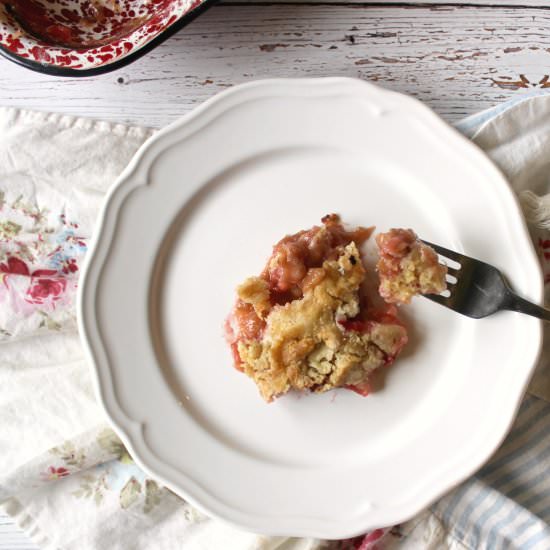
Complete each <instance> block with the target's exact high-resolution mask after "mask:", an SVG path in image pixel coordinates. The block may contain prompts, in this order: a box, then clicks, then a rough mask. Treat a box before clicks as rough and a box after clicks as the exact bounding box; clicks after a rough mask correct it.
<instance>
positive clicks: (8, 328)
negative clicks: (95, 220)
mask: <svg viewBox="0 0 550 550" xmlns="http://www.w3.org/2000/svg"><path fill="white" fill-rule="evenodd" d="M64 211H65V208H64V207H61V208H60V211H59V213H58V214H57V215H56V214H55V213H54V212H51V211H49V210H46V209H40V208H39V207H37V206H36V204H35V203H34V202H33V201H32V200H30V199H29V200H24V198H22V197H17V198H15V200H13V201H8V200H7V199H6V194H5V193H3V192H2V191H1V190H0V340H2V339H11V338H16V337H20V336H28V335H29V334H32V333H35V332H37V331H42V330H46V331H48V330H54V331H60V330H67V329H73V330H75V329H76V315H75V301H76V289H77V285H78V276H79V271H80V267H79V266H80V262H81V260H82V258H83V257H84V254H85V252H86V248H87V247H86V242H87V238H86V237H83V236H82V235H80V234H79V226H78V224H77V223H76V222H74V221H69V220H68V219H67V217H66V214H65V213H64Z"/></svg>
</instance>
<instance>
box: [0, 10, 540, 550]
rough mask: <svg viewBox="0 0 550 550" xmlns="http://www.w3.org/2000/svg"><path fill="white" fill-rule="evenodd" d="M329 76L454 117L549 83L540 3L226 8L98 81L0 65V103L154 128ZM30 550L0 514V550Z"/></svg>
mask: <svg viewBox="0 0 550 550" xmlns="http://www.w3.org/2000/svg"><path fill="white" fill-rule="evenodd" d="M426 4H431V5H426ZM491 4H493V5H491ZM329 75H331V76H334V75H340V76H344V75H345V76H354V77H360V78H364V79H367V80H370V81H372V82H377V83H378V84H380V85H382V86H384V87H387V88H391V89H394V90H398V91H401V92H406V93H409V94H412V95H414V96H416V97H418V98H419V99H421V100H422V101H425V102H426V103H427V104H428V105H430V106H431V107H432V108H433V109H435V110H436V111H437V112H438V113H439V114H441V115H442V116H443V118H445V119H447V120H449V121H454V120H457V119H460V118H462V117H464V116H466V115H469V114H472V113H474V112H476V111H479V110H481V109H484V108H487V107H490V106H492V105H494V104H496V103H498V102H501V101H503V100H505V99H508V98H511V97H514V96H518V95H521V94H525V93H529V92H531V91H533V90H535V89H543V88H547V87H550V4H549V3H548V2H547V1H546V0H455V1H454V2H449V3H445V4H443V3H442V2H440V1H438V0H431V1H430V0H423V4H420V3H416V2H399V3H398V2H395V1H393V0H386V1H384V0H377V3H371V2H369V1H368V0H367V1H365V0H265V1H262V0H254V1H250V0H226V1H224V2H223V3H221V4H218V5H216V6H214V7H213V8H211V9H210V10H209V11H208V12H206V13H205V14H204V15H202V16H201V17H199V18H198V19H197V20H195V21H194V22H193V23H192V24H191V25H189V26H188V27H187V28H185V29H183V30H182V31H180V32H179V33H178V34H176V35H175V36H174V37H172V38H171V39H169V40H168V41H167V42H165V43H164V44H162V45H161V46H160V47H158V48H157V49H156V50H154V51H153V52H151V53H150V54H148V55H147V56H145V57H144V58H143V59H140V60H138V61H137V62H135V63H134V64H132V65H130V66H128V67H126V68H123V69H121V70H120V71H117V72H114V73H110V74H106V75H103V76H97V77H93V78H84V79H76V78H68V79H60V78H55V77H50V76H43V75H40V74H36V73H32V72H30V71H28V70H25V69H22V68H20V67H18V66H16V65H14V64H12V63H10V62H8V61H5V60H3V59H0V105H13V106H20V107H26V108H31V109H40V110H55V111H59V112H64V113H74V114H78V115H84V116H91V117H97V118H102V119H108V120H113V121H118V122H126V123H130V124H142V125H146V126H153V127H160V126H163V125H165V124H167V123H169V122H171V121H173V120H174V119H175V118H177V117H178V116H180V115H181V114H183V113H186V112H187V111H189V110H190V109H192V108H193V107H194V106H195V105H197V104H199V103H200V102H202V101H203V100H205V99H206V98H208V97H210V96H211V95H212V94H214V93H216V92H218V91H220V90H222V89H224V88H226V87H227V86H231V85H233V84H237V83H239V82H245V81H249V80H253V79H257V78H266V77H307V76H329ZM35 548H36V547H35V546H34V545H33V544H32V543H30V542H29V541H28V539H26V538H25V536H24V535H23V534H21V533H20V532H19V530H18V529H17V528H16V527H15V526H14V525H13V523H12V522H11V521H10V520H9V519H8V518H4V517H2V516H0V550H16V549H18V550H30V549H35Z"/></svg>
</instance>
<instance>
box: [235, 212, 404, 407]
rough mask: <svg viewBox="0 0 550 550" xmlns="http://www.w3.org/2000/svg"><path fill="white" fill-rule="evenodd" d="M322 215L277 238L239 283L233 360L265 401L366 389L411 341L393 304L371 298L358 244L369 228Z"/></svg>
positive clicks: (332, 216) (333, 216) (363, 390)
mask: <svg viewBox="0 0 550 550" xmlns="http://www.w3.org/2000/svg"><path fill="white" fill-rule="evenodd" d="M322 221H323V225H322V226H315V227H313V228H312V229H309V230H307V231H301V232H299V233H296V234H294V235H289V236H287V237H285V238H284V239H282V240H281V241H279V243H277V244H276V245H275V247H274V249H273V254H272V256H271V258H270V259H269V261H268V262H267V265H266V267H265V269H264V271H263V272H262V273H261V274H260V276H258V277H250V278H249V279H247V280H246V281H244V282H243V283H242V284H241V285H240V286H239V287H238V289H237V295H238V298H237V301H236V304H235V306H234V308H233V310H232V312H231V315H230V316H229V318H228V320H227V323H226V334H227V339H228V341H229V343H230V344H231V348H232V351H233V356H234V360H235V366H236V367H237V368H238V369H239V370H242V371H244V372H245V373H246V374H247V375H248V376H249V377H250V378H252V379H253V380H254V381H255V383H256V384H257V386H258V388H259V390H260V393H261V395H262V397H263V398H264V399H265V400H266V401H268V402H269V401H272V400H273V399H274V398H276V397H278V396H280V395H282V394H284V393H286V392H288V391H289V390H292V389H296V390H309V391H314V392H324V391H328V390H330V389H333V388H336V387H346V388H349V389H353V390H354V391H357V392H359V393H361V394H364V395H366V394H367V393H368V391H369V387H370V386H369V378H370V376H371V375H372V373H373V372H374V371H375V370H376V369H378V368H380V367H382V366H384V365H388V364H391V363H392V362H393V360H394V359H395V357H396V356H397V355H398V354H399V352H400V351H401V349H402V348H403V346H404V345H405V344H406V342H407V333H406V330H405V328H404V326H403V325H402V324H401V323H400V321H399V320H398V318H397V314H396V313H397V312H396V309H395V307H393V306H389V307H388V308H386V309H385V310H383V311H380V310H378V311H374V310H371V309H369V308H368V307H367V305H366V302H367V301H366V298H365V296H364V295H363V292H362V285H363V282H364V281H365V277H366V271H365V268H364V266H363V263H362V259H361V254H360V251H359V247H360V246H361V244H363V243H364V242H365V240H366V239H368V238H369V236H370V235H371V233H372V229H370V228H363V227H359V228H357V229H355V230H354V231H348V230H346V229H345V228H344V227H343V226H342V224H341V223H340V219H339V218H338V216H336V215H334V214H333V215H330V216H325V218H323V220H322Z"/></svg>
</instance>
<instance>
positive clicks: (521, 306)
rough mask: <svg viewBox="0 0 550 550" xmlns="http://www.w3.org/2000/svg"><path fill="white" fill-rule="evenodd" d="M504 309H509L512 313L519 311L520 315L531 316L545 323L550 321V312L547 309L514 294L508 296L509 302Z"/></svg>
mask: <svg viewBox="0 0 550 550" xmlns="http://www.w3.org/2000/svg"><path fill="white" fill-rule="evenodd" d="M504 309H509V310H510V311H519V312H520V313H525V314H526V315H531V316H532V317H537V318H538V319H542V320H543V321H550V310H548V309H545V308H543V307H541V306H537V305H536V304H533V303H532V302H530V301H529V300H526V299H525V298H521V297H520V296H518V295H517V294H513V293H512V292H510V293H509V295H508V300H507V301H506V303H505V304H504Z"/></svg>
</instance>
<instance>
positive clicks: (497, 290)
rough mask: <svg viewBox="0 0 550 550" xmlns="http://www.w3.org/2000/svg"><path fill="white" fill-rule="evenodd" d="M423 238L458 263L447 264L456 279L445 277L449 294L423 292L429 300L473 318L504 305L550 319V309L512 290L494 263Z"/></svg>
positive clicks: (443, 254) (485, 315)
mask: <svg viewBox="0 0 550 550" xmlns="http://www.w3.org/2000/svg"><path fill="white" fill-rule="evenodd" d="M422 242H423V243H424V244H427V245H428V246H431V247H432V248H433V249H434V250H435V251H436V252H437V253H438V254H439V255H441V256H443V257H444V258H448V259H450V260H453V261H454V262H456V263H458V264H460V267H459V268H457V269H455V268H453V267H450V266H447V270H448V271H447V272H448V274H449V275H452V276H453V277H454V278H455V279H456V283H454V282H451V281H447V286H448V290H449V291H450V295H449V296H444V295H441V294H425V297H426V298H428V299H429V300H432V301H433V302H437V303H438V304H441V305H442V306H445V307H448V308H450V309H452V310H454V311H457V312H458V313H462V315H467V316H468V317H473V318H474V319H481V318H482V317H487V316H488V315H491V314H492V313H495V312H497V311H500V310H502V309H507V310H510V311H519V312H520V313H526V314H527V315H532V316H533V317H538V318H539V319H543V320H545V321H550V310H547V309H544V308H543V307H541V306H538V305H536V304H533V303H532V302H529V301H528V300H525V299H524V298H521V297H520V296H518V295H517V294H515V293H514V292H513V291H512V289H511V288H510V286H509V285H508V283H507V282H506V279H505V278H504V276H503V275H502V273H501V272H500V271H499V270H498V269H497V268H496V267H494V266H492V265H490V264H487V263H485V262H481V261H480V260H475V259H474V258H470V257H469V256H464V255H463V254H459V253H458V252H455V251H454V250H449V249H448V248H443V247H442V246H439V245H437V244H433V243H430V242H428V241H424V240H423V241H422Z"/></svg>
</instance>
